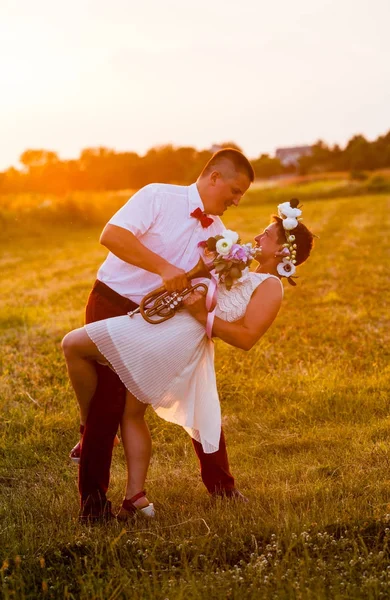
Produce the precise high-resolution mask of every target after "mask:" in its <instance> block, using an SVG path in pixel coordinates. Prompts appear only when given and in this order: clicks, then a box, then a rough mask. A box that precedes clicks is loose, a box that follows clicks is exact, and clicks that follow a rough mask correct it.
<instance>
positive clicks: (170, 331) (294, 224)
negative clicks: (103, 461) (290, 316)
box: [63, 201, 313, 519]
mask: <svg viewBox="0 0 390 600" xmlns="http://www.w3.org/2000/svg"><path fill="white" fill-rule="evenodd" d="M297 205H298V201H291V203H284V204H282V205H279V207H278V208H279V215H280V216H279V217H276V216H274V217H273V221H272V223H271V224H270V225H269V226H268V227H267V228H266V229H265V230H264V231H263V233H262V234H260V235H258V236H257V237H256V238H255V242H256V247H257V248H258V253H257V255H256V260H258V261H259V266H258V268H257V270H256V272H254V273H247V274H246V275H245V276H244V277H243V278H241V279H240V280H239V281H237V282H236V283H235V284H234V285H233V287H232V288H231V289H230V290H228V289H227V288H226V287H225V286H224V285H222V284H220V285H218V299H217V307H216V318H215V320H214V322H213V326H212V333H213V335H214V336H215V337H219V338H220V339H222V340H224V341H225V342H227V343H228V344H230V345H232V346H235V347H237V348H241V349H243V350H250V348H252V347H253V345H254V344H255V343H256V342H257V341H258V340H259V339H260V338H261V337H262V336H263V335H264V333H265V332H266V331H267V329H268V328H269V327H270V326H271V324H272V323H273V321H274V320H275V318H276V315H277V314H278V311H279V308H280V305H281V302H282V298H283V286H282V283H281V280H280V279H281V277H282V276H285V277H287V278H288V281H289V282H290V283H292V284H293V285H294V283H293V281H292V276H293V275H294V272H295V267H296V266H298V265H300V264H301V263H303V262H304V261H305V260H306V259H307V258H308V256H309V254H310V251H311V249H312V246H313V234H311V232H310V231H309V230H308V229H307V227H305V225H303V224H302V223H301V222H298V220H297V217H299V216H300V214H301V211H300V210H299V209H298V208H297ZM184 305H185V308H186V310H183V311H181V312H178V313H177V314H176V315H175V316H174V318H173V319H170V320H167V321H165V322H163V323H161V324H159V325H158V327H155V326H154V325H151V324H149V323H147V322H146V321H144V320H143V318H142V317H141V316H140V315H134V316H133V317H132V318H131V319H130V318H129V317H128V316H127V315H125V316H123V317H116V318H113V319H107V320H104V321H98V322H96V323H91V324H89V325H86V326H84V327H82V328H80V329H77V330H74V331H72V332H70V333H69V334H67V335H66V336H65V338H64V340H63V350H64V354H65V358H66V362H67V367H68V373H69V377H70V380H71V382H72V385H73V388H74V390H75V394H76V397H77V400H78V402H79V404H80V410H81V411H82V412H83V411H84V412H85V407H87V406H88V405H89V402H90V400H91V398H92V396H93V394H94V391H95V387H96V370H95V366H94V361H98V362H103V363H109V364H110V366H111V367H112V368H113V369H114V370H115V372H116V373H117V374H118V375H119V377H120V379H121V380H122V382H123V383H124V384H125V386H126V388H127V390H128V392H127V397H126V408H125V412H124V415H123V419H122V423H121V431H122V439H123V446H124V450H125V455H126V461H127V467H128V481H127V487H126V493H125V499H124V501H123V504H122V507H121V509H120V512H119V514H118V518H120V519H122V518H127V517H128V516H130V515H132V514H134V513H135V512H136V511H141V512H142V513H143V514H144V515H146V516H154V510H153V505H152V504H150V503H149V501H148V499H147V498H146V495H145V492H144V491H143V488H144V483H145V479H146V474H147V470H148V466H149V461H150V454H151V440H150V434H149V430H148V427H147V425H146V422H145V420H144V416H145V411H146V409H147V406H148V404H151V405H152V406H153V408H154V409H155V411H156V412H157V414H158V415H159V416H161V417H162V418H164V419H166V420H167V421H171V422H173V423H177V424H179V425H181V426H182V427H184V429H186V431H187V432H188V433H189V434H190V435H191V436H192V437H193V438H195V439H196V440H198V441H199V442H200V443H201V444H202V447H203V450H204V451H205V452H206V453H212V452H215V451H216V450H217V449H218V445H219V438H220V431H221V413H220V406H219V398H218V392H217V387H216V380H215V371H214V354H213V344H212V343H211V342H210V340H209V339H208V337H207V336H206V335H205V327H206V322H207V317H208V311H207V310H206V307H205V301H204V297H203V296H202V295H201V294H199V293H197V292H194V293H192V294H191V295H190V296H188V297H187V299H186V300H185V301H184Z"/></svg>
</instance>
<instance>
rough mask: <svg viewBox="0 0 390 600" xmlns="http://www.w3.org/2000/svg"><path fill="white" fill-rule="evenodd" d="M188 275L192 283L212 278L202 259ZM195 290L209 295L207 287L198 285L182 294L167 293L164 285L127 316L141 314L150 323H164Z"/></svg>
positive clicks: (144, 298) (186, 289)
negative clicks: (199, 278) (192, 280)
mask: <svg viewBox="0 0 390 600" xmlns="http://www.w3.org/2000/svg"><path fill="white" fill-rule="evenodd" d="M186 275H187V279H189V280H190V281H191V279H197V278H198V277H207V278H210V271H209V269H208V268H207V267H206V265H205V264H204V262H203V260H202V259H201V258H200V259H199V261H198V263H197V264H196V265H195V267H194V268H193V269H191V271H188V273H186ZM194 290H202V291H203V292H202V293H204V294H207V285H205V284H204V283H197V284H196V285H191V286H189V287H188V288H185V289H184V290H183V291H182V292H167V291H166V289H165V287H164V286H163V285H162V286H161V287H159V288H157V289H156V290H154V291H153V292H149V294H146V296H144V297H143V298H142V300H141V302H140V305H139V307H138V308H136V309H135V310H132V311H130V312H128V313H127V314H128V315H129V317H132V316H133V315H135V314H137V313H141V315H142V316H143V318H144V319H145V321H147V322H148V323H152V324H155V323H162V322H163V321H167V320H168V319H171V318H172V317H173V316H174V314H175V312H176V311H177V310H178V309H179V308H180V305H181V303H182V300H183V299H184V298H185V297H186V296H188V294H190V293H191V292H193V291H194Z"/></svg>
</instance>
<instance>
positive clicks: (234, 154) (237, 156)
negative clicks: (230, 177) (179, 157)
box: [201, 148, 255, 183]
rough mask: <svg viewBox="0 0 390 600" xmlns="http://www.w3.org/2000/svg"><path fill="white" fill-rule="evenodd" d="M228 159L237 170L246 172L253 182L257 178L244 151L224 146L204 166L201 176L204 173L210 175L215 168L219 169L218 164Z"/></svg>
mask: <svg viewBox="0 0 390 600" xmlns="http://www.w3.org/2000/svg"><path fill="white" fill-rule="evenodd" d="M226 160H228V161H229V162H230V163H231V164H232V165H233V166H234V169H235V170H236V171H238V172H239V173H245V175H247V176H248V179H249V181H250V182H251V183H252V182H253V181H254V179H255V172H254V170H253V167H252V165H251V163H250V162H249V160H248V159H247V157H246V156H244V155H243V153H242V152H240V151H239V150H236V149H235V148H222V150H218V152H215V154H213V156H212V157H211V158H210V160H209V161H208V163H207V164H206V166H205V167H204V169H203V171H202V173H201V177H202V176H204V175H208V174H209V173H211V172H212V171H214V170H215V169H218V166H219V165H221V163H222V162H225V161H226Z"/></svg>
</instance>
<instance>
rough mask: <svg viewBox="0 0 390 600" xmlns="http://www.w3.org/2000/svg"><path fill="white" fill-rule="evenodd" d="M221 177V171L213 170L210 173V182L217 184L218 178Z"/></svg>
mask: <svg viewBox="0 0 390 600" xmlns="http://www.w3.org/2000/svg"><path fill="white" fill-rule="evenodd" d="M220 178H221V173H220V172H219V171H213V172H212V173H211V174H210V183H211V185H216V183H217V181H218V179H220Z"/></svg>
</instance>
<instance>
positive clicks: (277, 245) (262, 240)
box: [255, 223, 283, 258]
mask: <svg viewBox="0 0 390 600" xmlns="http://www.w3.org/2000/svg"><path fill="white" fill-rule="evenodd" d="M278 236H279V230H278V227H277V225H276V223H271V225H268V227H266V228H265V229H264V231H263V233H260V234H259V235H257V236H256V237H255V242H256V246H257V247H258V248H261V254H260V256H259V258H261V257H263V258H269V257H272V256H274V255H275V252H278V251H279V250H280V249H281V246H282V243H283V242H280V240H278Z"/></svg>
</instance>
